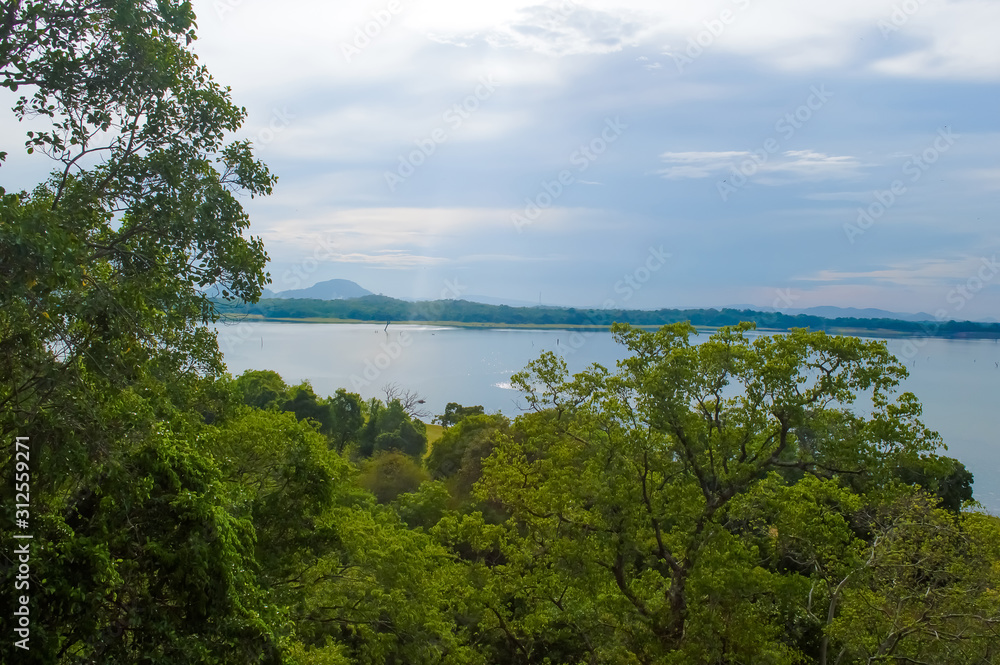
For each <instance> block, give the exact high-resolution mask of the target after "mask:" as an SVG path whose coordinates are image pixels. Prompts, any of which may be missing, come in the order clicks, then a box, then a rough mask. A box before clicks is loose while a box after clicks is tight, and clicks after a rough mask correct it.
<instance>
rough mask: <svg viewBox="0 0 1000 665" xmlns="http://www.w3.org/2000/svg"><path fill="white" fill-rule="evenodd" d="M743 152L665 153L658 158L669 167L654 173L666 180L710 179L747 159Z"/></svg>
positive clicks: (746, 153) (748, 154)
mask: <svg viewBox="0 0 1000 665" xmlns="http://www.w3.org/2000/svg"><path fill="white" fill-rule="evenodd" d="M749 156H750V153H749V152H747V151H745V150H727V151H721V152H665V153H663V154H661V155H660V158H661V159H662V160H663V161H664V162H666V163H667V164H671V166H669V167H667V168H665V169H661V170H659V171H656V173H657V174H658V175H661V176H663V177H664V178H667V179H668V180H673V179H678V178H710V177H712V176H713V175H715V174H717V173H719V172H724V171H727V170H729V169H731V168H733V166H734V164H735V162H736V161H737V160H740V159H743V158H745V157H749Z"/></svg>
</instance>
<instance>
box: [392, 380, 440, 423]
mask: <svg viewBox="0 0 1000 665" xmlns="http://www.w3.org/2000/svg"><path fill="white" fill-rule="evenodd" d="M382 392H383V393H385V403H386V404H392V403H393V402H399V404H400V406H402V407H403V411H405V412H406V413H407V415H409V416H410V418H412V419H414V420H419V419H421V418H426V417H427V416H428V415H430V412H428V411H427V410H426V409H424V408H423V407H422V406H421V405H422V404H424V403H425V400H424V399H423V398H422V397H421V396H420V395H419V394H418V393H416V392H415V391H412V390H404V389H403V388H400V387H399V386H398V385H396V384H395V383H389V384H386V385H385V386H382Z"/></svg>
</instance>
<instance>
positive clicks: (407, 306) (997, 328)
mask: <svg viewBox="0 0 1000 665" xmlns="http://www.w3.org/2000/svg"><path fill="white" fill-rule="evenodd" d="M223 311H225V312H226V313H231V314H257V315H260V316H263V317H264V318H268V319H310V318H321V319H348V320H354V321H426V322H432V321H434V322H444V321H447V322H455V323H469V324H475V323H478V324H498V325H532V326H550V325H556V326H594V327H606V326H610V325H611V324H612V323H628V324H631V325H635V326H661V325H665V324H668V323H676V322H679V321H690V322H691V324H692V325H695V326H704V327H721V326H729V325H736V324H737V323H740V322H741V321H753V322H754V323H756V324H757V326H758V327H759V328H764V329H773V330H790V329H792V328H809V329H811V330H827V331H838V330H850V331H871V332H879V333H898V334H902V335H935V336H940V337H989V338H998V337H1000V324H996V323H976V322H972V321H947V322H944V321H942V322H937V321H901V320H899V319H855V318H836V319H828V318H824V317H820V316H809V315H805V314H797V315H795V316H789V315H786V314H781V313H778V312H757V311H754V310H749V309H743V310H737V309H722V310H718V309H659V310H655V311H646V310H630V309H576V308H572V307H568V308H563V307H508V306H507V305H485V304H482V303H476V302H469V301H466V300H435V301H423V302H407V301H404V300H397V299H395V298H389V297H386V296H374V295H373V296H365V297H363V298H351V299H346V300H307V299H270V300H261V301H260V302H259V303H257V304H254V305H250V304H247V305H242V306H237V307H223Z"/></svg>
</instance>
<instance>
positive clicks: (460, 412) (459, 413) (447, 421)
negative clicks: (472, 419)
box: [433, 402, 486, 428]
mask: <svg viewBox="0 0 1000 665" xmlns="http://www.w3.org/2000/svg"><path fill="white" fill-rule="evenodd" d="M485 413H486V412H485V411H484V410H483V407H482V406H462V405H461V404H459V403H457V402H448V405H447V406H445V407H444V413H443V414H441V415H439V416H435V417H434V420H433V422H435V423H439V424H440V425H441V426H442V427H444V428H448V427H451V426H452V425H455V424H457V423H458V422H459V421H460V420H462V418H465V417H466V416H476V415H478V416H481V415H483V414H485Z"/></svg>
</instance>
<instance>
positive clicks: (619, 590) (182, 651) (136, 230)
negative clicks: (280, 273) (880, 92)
mask: <svg viewBox="0 0 1000 665" xmlns="http://www.w3.org/2000/svg"><path fill="white" fill-rule="evenodd" d="M0 16H2V20H0V38H2V41H0V43H2V47H0V72H2V74H0V81H2V82H3V85H4V86H5V87H6V88H8V89H10V90H12V91H15V92H16V93H18V94H19V95H21V96H20V98H19V99H20V101H19V102H18V103H17V106H16V107H15V115H16V116H17V117H18V118H33V119H36V120H37V119H43V120H44V119H47V122H49V123H50V124H49V129H48V130H41V131H38V130H32V131H31V132H28V133H27V141H26V144H25V148H26V150H27V151H28V152H30V153H34V152H37V153H39V154H40V155H44V156H47V157H48V158H50V159H51V160H52V163H53V165H54V166H53V170H52V172H51V175H50V177H49V178H48V179H46V180H45V181H44V182H41V183H39V184H38V186H37V187H36V188H35V189H33V190H32V191H30V192H29V191H7V190H2V191H0V214H2V224H0V257H2V261H0V441H2V442H3V447H2V449H0V475H2V476H3V482H2V483H0V512H2V517H0V519H2V520H3V529H2V531H0V590H2V591H0V597H2V598H3V601H2V604H0V634H2V635H3V638H2V640H0V654H2V655H0V661H2V662H3V663H12V664H13V663H40V664H41V663H45V664H66V665H69V664H75V663H101V664H106V663H121V664H135V663H141V664H150V665H152V664H157V665H169V664H174V663H177V664H181V663H219V664H223V663H224V664H233V665H236V664H250V663H268V664H278V663H287V664H289V665H347V664H358V665H360V664H373V665H374V664H400V665H402V664H408V665H409V664H424V663H426V664H428V665H429V664H432V663H435V664H456V665H457V664H470V665H472V664H481V665H487V664H501V663H503V664H508V663H510V664H516V663H521V664H525V665H527V664H539V665H541V664H548V665H556V664H566V665H580V664H588V665H590V664H595V665H596V664H598V663H601V664H604V663H611V664H622V665H625V664H629V665H632V664H640V663H641V664H647V663H648V664H650V665H652V664H657V665H659V664H677V665H680V664H688V663H706V664H707V663H711V664H720V665H721V664H723V663H726V664H735V663H773V664H786V663H787V664H789V665H791V664H793V663H818V664H822V665H827V664H828V663H829V664H831V665H832V664H833V663H840V664H842V665H853V664H862V663H864V664H870V663H899V664H904V663H906V664H912V663H927V664H931V663H933V664H940V665H945V664H947V665H953V664H966V663H967V664H970V665H971V664H980V663H1000V520H998V519H997V518H996V517H994V516H991V515H989V514H986V513H985V512H983V511H981V510H980V507H979V506H978V504H977V503H976V502H975V500H974V495H973V492H972V487H973V480H974V479H973V478H972V475H971V474H970V473H969V472H968V471H967V470H966V469H965V467H964V466H963V465H962V463H961V462H960V461H958V460H955V459H953V458H950V457H948V456H947V455H946V454H945V453H946V449H945V447H944V444H945V442H943V441H942V440H941V437H940V436H939V435H938V434H937V433H935V432H933V431H930V430H928V429H927V428H926V427H925V426H924V425H923V424H922V422H921V420H920V416H921V405H920V402H919V400H918V399H917V397H916V396H914V395H912V394H910V393H907V392H900V391H899V390H898V386H899V384H900V381H901V380H902V379H903V378H904V377H905V376H906V368H905V367H904V366H903V365H902V364H901V363H900V362H899V361H898V360H897V359H895V358H894V357H893V356H892V355H891V354H890V353H889V352H888V351H887V348H886V346H885V344H884V343H883V342H878V341H869V340H862V339H859V338H856V337H848V336H836V335H829V334H827V333H826V332H824V331H822V330H806V329H804V328H795V329H792V330H790V331H789V332H788V333H787V334H780V335H772V336H756V335H753V334H752V331H753V330H754V328H755V324H754V322H752V321H750V322H740V323H737V324H736V325H723V324H722V322H720V325H721V326H722V327H721V328H720V330H719V331H718V332H716V333H714V334H713V335H712V336H711V337H710V339H708V340H707V341H705V342H703V343H700V344H695V343H694V342H693V339H692V336H693V334H694V332H695V330H694V327H693V326H692V324H691V323H690V322H688V321H679V322H674V323H668V324H667V325H663V326H662V327H659V328H658V329H656V330H654V331H650V330H643V329H640V328H636V327H633V326H632V325H630V322H628V321H619V322H617V323H615V325H614V326H613V331H614V334H615V336H616V339H617V341H618V342H619V343H620V344H622V345H624V347H625V348H626V349H627V350H628V357H627V359H626V360H624V361H622V362H621V363H620V364H619V366H617V367H613V368H605V367H601V366H597V365H595V366H592V367H591V368H589V369H587V370H586V371H583V372H580V373H577V374H575V375H570V374H569V373H568V371H567V368H566V366H565V364H564V363H563V362H562V361H561V359H560V358H558V357H557V356H555V355H552V354H551V353H546V354H542V355H541V356H539V357H538V358H537V359H536V360H535V361H533V362H532V363H531V364H530V365H529V366H528V367H526V368H525V369H524V371H522V372H520V373H518V374H516V375H515V376H514V377H513V379H512V382H513V384H514V385H515V386H516V387H517V388H518V389H520V390H521V391H522V393H523V394H524V396H525V400H526V402H527V404H528V409H527V410H526V411H525V412H524V413H523V414H521V415H519V416H517V417H515V418H512V419H511V418H508V417H505V416H503V415H500V414H490V413H486V412H485V411H484V409H483V408H482V407H480V406H478V405H471V404H461V403H460V402H454V403H451V404H449V405H448V406H447V408H446V409H445V412H444V413H442V414H433V415H434V416H435V417H434V418H433V419H432V422H431V423H425V421H424V419H425V418H427V417H429V416H430V415H431V414H425V413H422V412H421V411H420V400H419V396H417V395H416V394H414V393H413V392H411V391H409V390H407V388H406V387H396V386H387V387H386V391H385V399H370V400H363V399H362V398H361V397H360V396H359V395H357V394H354V393H351V392H349V391H348V390H346V389H341V390H338V391H336V392H335V394H334V395H326V396H323V395H317V394H316V392H315V391H314V390H313V388H312V387H311V386H310V385H309V384H308V383H301V384H298V385H288V384H287V383H286V382H285V381H284V380H283V378H282V377H281V376H279V375H277V374H275V373H274V372H269V371H249V372H246V373H244V374H242V375H240V376H236V377H233V376H231V375H230V374H229V373H228V372H227V371H226V368H225V365H224V363H223V361H222V357H221V354H220V352H219V348H218V344H217V340H216V336H215V332H214V328H212V327H211V325H210V324H211V323H213V322H214V321H217V320H218V318H219V317H220V316H221V314H222V312H223V310H224V308H223V307H222V306H220V304H219V299H220V298H221V299H222V300H225V301H227V302H228V303H229V305H227V307H242V306H244V305H242V304H241V303H254V302H256V301H257V300H258V299H259V298H260V295H261V292H262V288H263V287H264V285H265V284H267V282H268V275H267V273H266V264H267V254H266V252H265V250H264V247H263V244H262V242H261V241H260V240H259V239H258V238H254V237H251V236H248V235H247V234H246V231H247V230H248V227H249V223H250V222H249V217H248V215H247V213H246V211H245V210H244V208H243V206H242V204H241V200H243V199H244V198H245V197H249V196H262V195H267V194H268V193H270V192H271V190H272V187H273V185H274V183H275V176H274V175H273V174H271V173H270V171H269V170H268V168H267V167H266V166H265V165H264V164H263V163H262V162H260V161H259V160H258V159H257V158H256V157H255V156H254V154H253V151H252V146H251V145H250V143H249V142H247V141H240V140H237V141H232V140H230V139H229V138H228V137H229V136H230V135H231V134H232V133H233V132H235V131H236V130H237V129H238V127H239V126H240V124H241V123H242V122H243V120H244V118H245V116H246V111H245V110H244V109H243V108H241V107H238V106H236V105H235V103H234V102H233V101H232V99H231V98H230V93H229V90H228V89H227V88H225V87H223V86H222V85H220V84H219V83H217V82H216V81H215V80H214V79H213V78H212V77H211V76H210V75H209V73H208V72H207V70H205V68H204V67H203V66H202V65H200V64H199V62H198V61H197V59H196V58H195V57H194V55H193V54H192V52H191V51H190V50H189V45H190V44H191V42H192V41H193V40H194V39H195V38H196V35H195V32H194V28H195V23H194V20H195V17H194V15H193V12H192V9H191V6H190V4H188V3H186V2H185V3H181V2H176V1H171V0H162V1H158V2H152V1H141V0H140V1H138V2H136V1H134V0H130V1H128V2H125V1H124V0H94V1H87V2H83V1H82V0H69V1H67V2H61V3H52V2H32V1H30V0H11V1H9V2H4V3H2V5H0ZM6 156H7V153H3V154H0V158H3V157H6ZM459 399H460V398H459ZM429 425H435V426H436V427H435V428H434V429H436V428H440V430H439V431H437V432H436V433H435V436H434V437H428V432H429V427H428V426H429ZM430 439H433V440H430Z"/></svg>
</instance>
